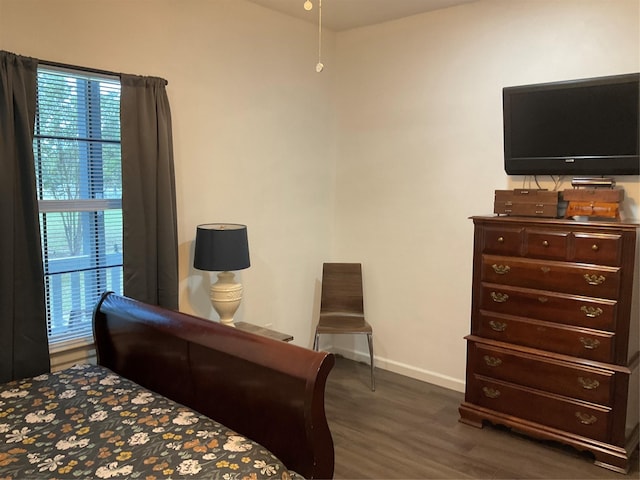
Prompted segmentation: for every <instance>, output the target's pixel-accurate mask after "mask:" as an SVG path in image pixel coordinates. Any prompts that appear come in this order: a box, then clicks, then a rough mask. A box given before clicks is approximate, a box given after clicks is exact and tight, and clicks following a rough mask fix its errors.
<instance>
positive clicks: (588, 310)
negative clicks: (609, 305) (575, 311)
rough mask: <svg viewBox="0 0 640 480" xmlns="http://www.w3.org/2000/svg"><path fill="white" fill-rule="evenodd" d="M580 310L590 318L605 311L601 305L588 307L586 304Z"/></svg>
mask: <svg viewBox="0 0 640 480" xmlns="http://www.w3.org/2000/svg"><path fill="white" fill-rule="evenodd" d="M580 311H581V312H582V313H584V314H585V315H586V316H587V317H590V318H596V317H599V316H600V315H602V313H603V312H602V309H601V308H600V307H588V306H586V305H583V306H582V307H580Z"/></svg>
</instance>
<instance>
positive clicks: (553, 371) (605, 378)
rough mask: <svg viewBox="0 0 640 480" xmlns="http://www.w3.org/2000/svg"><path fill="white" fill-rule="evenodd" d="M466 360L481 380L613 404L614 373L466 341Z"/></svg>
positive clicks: (608, 404)
mask: <svg viewBox="0 0 640 480" xmlns="http://www.w3.org/2000/svg"><path fill="white" fill-rule="evenodd" d="M467 358H468V359H469V365H472V368H473V370H474V372H476V373H478V374H480V375H483V376H485V377H491V378H496V379H498V380H503V381H507V382H510V383H515V384H518V385H524V386H527V387H532V388H536V389H539V390H544V391H547V392H552V393H557V394H560V395H564V396H567V397H572V398H578V399H580V400H585V401H588V402H592V403H599V404H600V405H605V406H612V405H613V389H614V385H615V382H614V376H615V375H616V373H615V372H613V371H611V370H605V369H600V368H592V367H584V366H580V365H577V364H574V363H569V362H564V361H561V360H552V359H549V358H544V357H538V356H536V355H528V354H525V353H521V352H516V351H514V350H509V349H503V348H498V347H493V346H489V345H484V344H482V343H477V342H473V341H469V343H468V351H467Z"/></svg>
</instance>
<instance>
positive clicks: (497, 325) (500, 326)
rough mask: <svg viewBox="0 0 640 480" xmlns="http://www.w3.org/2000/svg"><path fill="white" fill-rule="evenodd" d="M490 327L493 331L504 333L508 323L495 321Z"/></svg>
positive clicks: (491, 322) (491, 321)
mask: <svg viewBox="0 0 640 480" xmlns="http://www.w3.org/2000/svg"><path fill="white" fill-rule="evenodd" d="M489 326H490V327H491V330H494V331H496V332H504V331H505V330H506V329H507V324H506V323H504V322H496V321H495V320H490V321H489Z"/></svg>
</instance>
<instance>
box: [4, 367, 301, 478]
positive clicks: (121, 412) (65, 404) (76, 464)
mask: <svg viewBox="0 0 640 480" xmlns="http://www.w3.org/2000/svg"><path fill="white" fill-rule="evenodd" d="M167 477H170V478H208V479H223V480H234V479H252V480H254V479H262V478H268V479H288V478H301V477H299V476H298V475H297V474H295V473H294V472H291V471H288V470H287V469H286V467H285V466H284V465H283V464H282V463H281V462H280V461H279V460H278V459H277V458H276V457H275V456H274V455H273V454H271V453H270V452H269V451H268V450H266V449H265V448H264V447H262V446H260V445H259V444H257V443H255V442H253V441H251V440H248V439H247V438H245V437H243V436H242V435H239V434H237V433H235V432H233V431H231V430H229V429H228V428H226V427H225V426H223V425H220V424H219V423H217V422H215V421H213V420H211V419H209V418H208V417H205V416H203V415H200V414H199V413H197V412H195V411H193V410H191V409H189V408H186V407H184V406H182V405H179V404H177V403H175V402H173V401H171V400H169V399H167V398H166V397H163V396H161V395H158V394H156V393H153V392H151V391H149V390H147V389H145V388H143V387H141V386H139V385H137V384H136V383H133V382H131V381H129V380H127V379H125V378H123V377H120V376H118V375H116V374H114V373H113V372H111V371H110V370H108V369H106V368H104V367H100V366H96V365H77V366H75V367H72V368H69V369H67V370H63V371H61V372H56V373H51V374H45V375H40V376H37V377H33V378H29V379H24V380H20V381H14V382H10V383H7V384H4V385H0V479H2V480H4V479H35V478H75V479H85V478H114V479H117V478H139V479H143V480H153V479H158V478H167Z"/></svg>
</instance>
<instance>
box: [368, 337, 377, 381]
mask: <svg viewBox="0 0 640 480" xmlns="http://www.w3.org/2000/svg"><path fill="white" fill-rule="evenodd" d="M367 342H368V343H369V358H370V363H371V391H372V392H375V391H376V380H375V377H374V375H373V368H374V367H373V336H372V335H371V334H367Z"/></svg>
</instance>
